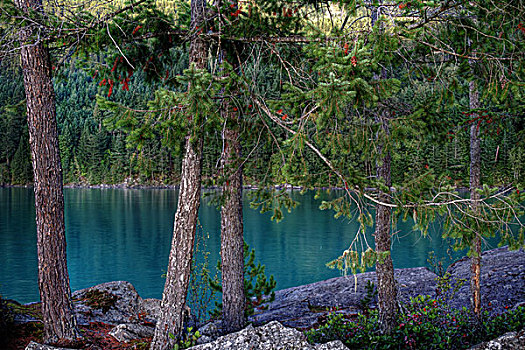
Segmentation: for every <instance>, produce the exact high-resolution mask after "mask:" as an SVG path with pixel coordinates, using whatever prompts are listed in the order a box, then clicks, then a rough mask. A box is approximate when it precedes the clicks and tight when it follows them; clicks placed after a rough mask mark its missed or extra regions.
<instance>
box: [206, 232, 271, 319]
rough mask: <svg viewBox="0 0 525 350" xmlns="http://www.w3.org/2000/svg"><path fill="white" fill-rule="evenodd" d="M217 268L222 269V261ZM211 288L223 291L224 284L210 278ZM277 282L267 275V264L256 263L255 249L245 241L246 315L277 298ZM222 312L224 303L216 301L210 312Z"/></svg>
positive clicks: (213, 314) (215, 315) (217, 313)
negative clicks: (275, 290)
mask: <svg viewBox="0 0 525 350" xmlns="http://www.w3.org/2000/svg"><path fill="white" fill-rule="evenodd" d="M217 270H219V271H221V263H220V261H218V262H217ZM208 281H209V284H210V286H211V288H212V289H213V290H215V291H217V292H219V293H222V285H221V284H220V283H219V282H217V281H214V280H212V279H209V280H208ZM276 285H277V282H276V281H275V279H274V278H273V275H271V276H270V278H267V277H266V275H265V266H264V265H261V263H260V262H258V263H257V264H255V249H252V250H251V251H250V246H249V245H248V244H247V243H246V242H244V295H245V297H246V308H245V314H246V316H248V315H251V314H253V312H254V310H255V309H256V308H258V307H260V306H261V305H262V304H263V303H265V302H271V301H273V300H274V299H275V292H274V289H275V286H276ZM221 312H222V303H220V302H217V301H216V302H215V310H213V311H212V312H211V313H210V314H211V316H212V317H219V316H220V315H221Z"/></svg>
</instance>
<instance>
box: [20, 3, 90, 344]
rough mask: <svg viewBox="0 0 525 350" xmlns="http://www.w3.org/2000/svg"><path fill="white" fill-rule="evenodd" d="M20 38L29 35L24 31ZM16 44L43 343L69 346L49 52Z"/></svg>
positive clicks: (71, 320)
mask: <svg viewBox="0 0 525 350" xmlns="http://www.w3.org/2000/svg"><path fill="white" fill-rule="evenodd" d="M16 5H17V6H19V7H20V8H22V9H23V10H26V9H27V8H28V7H29V6H30V7H33V8H39V7H41V6H42V4H41V1H34V0H32V1H31V0H30V1H25V2H22V1H18V0H17V2H16ZM25 34H26V35H29V34H30V28H28V31H27V32H26V33H25ZM21 44H22V45H23V47H22V48H21V50H20V55H21V64H22V71H23V76H24V89H25V94H26V104H27V120H28V126H29V143H30V147H31V158H32V166H33V174H34V186H35V187H34V191H35V208H36V228H37V252H38V286H39V290H40V299H41V302H42V319H43V323H44V342H45V343H49V344H52V343H55V344H56V343H63V344H70V343H72V342H75V341H78V340H79V339H80V338H81V337H80V333H79V332H78V329H77V322H76V318H75V315H74V311H73V307H72V303H71V289H70V286H69V274H68V270H67V260H66V235H65V231H66V230H65V224H64V196H63V187H62V166H61V163H60V153H59V146H58V131H57V120H56V109H55V94H54V90H53V82H52V80H51V64H50V61H49V51H48V49H47V47H45V46H44V45H43V44H42V43H36V44H34V43H31V37H30V36H27V37H26V38H22V40H21Z"/></svg>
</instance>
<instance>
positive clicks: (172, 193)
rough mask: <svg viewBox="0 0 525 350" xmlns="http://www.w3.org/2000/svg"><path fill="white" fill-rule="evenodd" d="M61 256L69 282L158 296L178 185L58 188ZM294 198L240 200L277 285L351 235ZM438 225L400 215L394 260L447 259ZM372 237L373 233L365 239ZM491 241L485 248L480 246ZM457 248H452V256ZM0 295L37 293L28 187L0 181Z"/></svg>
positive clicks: (321, 266)
mask: <svg viewBox="0 0 525 350" xmlns="http://www.w3.org/2000/svg"><path fill="white" fill-rule="evenodd" d="M64 191H65V194H64V195H65V214H66V232H67V258H68V268H69V274H70V280H71V289H72V290H78V289H81V288H86V287H90V286H92V285H95V284H98V283H102V282H108V281H114V280H126V281H129V282H131V283H132V284H133V285H134V286H135V287H136V289H137V291H138V292H139V294H140V295H141V296H142V297H144V298H149V297H154V298H161V296H162V289H163V287H164V279H163V277H162V274H163V273H164V272H165V270H166V266H167V263H168V254H169V250H170V244H171V236H172V229H173V217H174V213H175V210H176V202H177V191H176V190H167V189H161V190H153V189H151V190H145V189H141V190H131V189H76V188H75V189H72V188H68V189H65V190H64ZM292 196H293V198H294V199H295V200H297V201H299V202H300V204H299V206H298V207H297V208H296V209H294V210H293V211H292V213H285V217H284V220H282V221H281V222H279V223H276V222H273V221H271V220H270V217H271V214H270V213H265V214H260V213H259V211H258V210H254V209H250V205H249V201H248V200H247V199H245V202H244V236H245V240H246V241H247V242H248V244H249V245H250V246H251V247H253V248H255V249H256V259H257V260H259V261H260V262H261V263H263V264H265V265H266V273H267V275H274V277H275V279H276V281H277V289H283V288H288V287H292V286H297V285H301V284H306V283H311V282H316V281H320V280H324V279H328V278H332V277H336V276H339V275H340V272H339V271H337V270H331V269H329V268H327V267H326V266H325V264H326V263H327V262H328V261H330V260H332V259H334V258H337V257H338V256H339V255H340V254H341V253H342V252H343V251H344V250H345V249H347V248H348V246H349V244H350V242H351V241H352V240H353V238H354V237H355V234H356V232H357V229H358V224H357V223H356V222H351V221H350V220H348V219H335V218H334V216H333V215H334V213H333V212H331V211H321V210H319V209H318V207H319V205H320V201H319V200H315V199H314V193H313V192H310V193H306V194H305V195H300V194H299V193H298V192H297V193H295V192H294V193H292ZM207 202H209V199H206V198H205V199H204V200H203V204H202V205H201V209H200V213H199V215H200V225H199V231H198V234H199V235H200V236H201V237H203V238H205V239H206V244H207V249H208V250H209V251H210V256H209V259H210V262H211V265H212V266H213V267H214V266H215V264H216V261H217V259H218V258H219V249H220V213H219V211H218V210H217V209H216V207H214V206H211V205H208V204H206V203H207ZM440 235H441V232H440V230H439V224H435V225H434V226H433V227H432V228H431V229H430V232H429V236H428V237H426V238H423V237H422V236H421V234H420V233H419V232H415V231H413V230H412V223H411V222H400V223H399V224H398V227H397V228H396V234H395V235H394V238H393V246H392V249H393V253H392V255H393V260H394V265H395V267H396V268H405V267H416V266H429V263H428V262H427V259H428V253H429V252H430V251H434V252H435V254H436V256H437V257H438V258H440V259H444V262H445V263H446V264H448V263H450V261H451V260H450V259H451V257H450V255H449V254H448V253H447V250H449V247H450V245H449V243H450V242H446V241H444V240H442V239H441V237H440ZM368 242H369V243H371V244H372V243H373V238H372V237H371V236H369V237H368ZM486 248H492V247H486ZM460 256H461V253H458V252H452V258H458V257H460ZM0 294H1V295H2V296H3V297H6V298H10V299H16V300H18V301H19V302H22V303H26V302H33V301H38V300H39V294H38V284H37V256H36V228H35V209H34V197H33V190H32V189H27V188H0Z"/></svg>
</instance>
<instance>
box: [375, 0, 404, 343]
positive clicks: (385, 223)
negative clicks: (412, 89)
mask: <svg viewBox="0 0 525 350" xmlns="http://www.w3.org/2000/svg"><path fill="white" fill-rule="evenodd" d="M379 4H382V1H379ZM377 19H378V8H377V7H376V6H373V7H372V13H371V25H372V27H373V26H374V25H375V24H376V22H377ZM380 30H381V31H383V28H382V27H381V28H380ZM375 78H376V79H379V77H375ZM386 78H387V72H386V69H384V68H383V69H382V71H381V79H386ZM376 122H378V123H379V124H380V125H381V131H382V132H383V134H384V135H385V136H388V135H389V134H390V128H389V125H388V117H387V116H386V113H385V112H381V114H380V115H379V116H378V117H377V120H376ZM380 145H382V146H381V148H380V150H379V151H380V152H381V151H382V148H383V147H384V143H382V142H380ZM391 161H392V159H391V156H390V152H389V151H387V152H386V154H385V155H384V157H383V159H382V160H381V162H380V163H379V164H378V165H377V167H376V171H377V177H378V180H380V181H382V182H383V183H384V185H385V186H387V187H388V188H389V189H390V186H391V185H392V180H391V172H390V165H391ZM378 199H379V200H380V201H381V202H384V203H388V202H389V200H390V199H389V196H388V194H387V193H384V192H382V191H379V196H378ZM391 218H392V209H391V208H390V207H387V206H384V205H380V204H378V205H376V230H375V233H374V241H375V246H376V252H377V253H378V259H377V261H376V275H377V299H378V306H379V322H380V324H381V330H382V331H383V332H385V333H390V332H391V331H392V330H393V329H394V327H395V325H396V318H397V314H398V307H397V289H396V281H395V278H394V264H393V262H392V255H391V254H390V246H391V238H390V231H391Z"/></svg>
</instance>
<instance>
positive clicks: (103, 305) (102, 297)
mask: <svg viewBox="0 0 525 350" xmlns="http://www.w3.org/2000/svg"><path fill="white" fill-rule="evenodd" d="M118 299H119V297H118V296H117V295H114V294H111V293H109V292H106V291H102V290H98V289H91V290H88V291H87V292H86V293H85V294H84V297H83V298H82V299H81V300H82V301H83V302H84V304H86V305H87V306H89V307H91V308H93V309H100V310H102V312H104V313H105V312H108V311H109V309H111V308H112V307H114V306H115V303H116V302H117V300H118Z"/></svg>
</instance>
